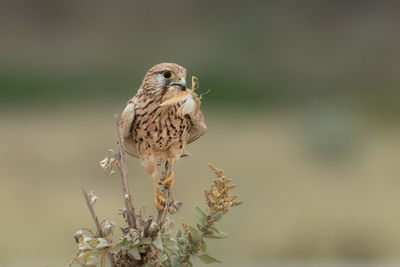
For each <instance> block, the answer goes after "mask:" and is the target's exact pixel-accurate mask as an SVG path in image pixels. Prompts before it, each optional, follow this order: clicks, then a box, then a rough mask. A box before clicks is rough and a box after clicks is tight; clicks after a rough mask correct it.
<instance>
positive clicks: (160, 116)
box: [133, 104, 191, 152]
mask: <svg viewBox="0 0 400 267" xmlns="http://www.w3.org/2000/svg"><path fill="white" fill-rule="evenodd" d="M180 107H181V104H175V105H171V106H167V107H160V106H154V107H153V108H151V107H150V106H148V107H147V110H138V114H141V115H139V116H137V117H136V119H135V121H134V125H133V127H134V128H135V131H134V132H136V136H135V139H136V142H137V144H138V145H139V150H140V148H147V149H152V150H154V151H156V152H157V151H158V152H160V151H165V150H168V148H169V147H170V146H171V145H172V144H175V143H178V144H179V147H180V148H183V146H184V145H185V144H186V142H187V139H188V133H189V130H190V125H191V123H190V120H189V119H188V118H187V117H185V116H184V115H183V114H182V112H180V111H179V110H180Z"/></svg>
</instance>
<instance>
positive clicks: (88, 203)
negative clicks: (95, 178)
mask: <svg viewBox="0 0 400 267" xmlns="http://www.w3.org/2000/svg"><path fill="white" fill-rule="evenodd" d="M81 189H82V194H83V197H84V198H85V200H86V205H87V206H88V208H89V211H90V214H91V215H92V219H93V221H94V224H95V225H96V228H97V235H98V236H99V237H103V231H102V230H101V225H100V222H99V219H98V218H97V215H96V213H95V212H94V209H93V206H92V204H90V199H89V195H88V194H87V192H86V190H85V188H83V185H82V186H81Z"/></svg>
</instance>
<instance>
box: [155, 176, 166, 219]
mask: <svg viewBox="0 0 400 267" xmlns="http://www.w3.org/2000/svg"><path fill="white" fill-rule="evenodd" d="M153 179H154V204H155V205H156V208H157V209H158V210H161V211H162V210H164V208H165V203H166V202H167V200H166V199H165V197H164V195H163V194H162V193H161V192H160V190H159V188H158V177H157V176H153Z"/></svg>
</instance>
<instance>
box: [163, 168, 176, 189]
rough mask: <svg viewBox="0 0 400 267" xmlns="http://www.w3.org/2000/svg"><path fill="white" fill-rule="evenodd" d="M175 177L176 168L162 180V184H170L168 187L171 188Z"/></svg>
mask: <svg viewBox="0 0 400 267" xmlns="http://www.w3.org/2000/svg"><path fill="white" fill-rule="evenodd" d="M174 178H175V174H174V170H172V171H171V174H170V176H168V177H167V178H165V179H164V180H162V181H161V184H162V185H166V184H168V189H171V188H172V186H173V184H174Z"/></svg>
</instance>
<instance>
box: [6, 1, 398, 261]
mask: <svg viewBox="0 0 400 267" xmlns="http://www.w3.org/2000/svg"><path fill="white" fill-rule="evenodd" d="M399 7H400V5H399V4H396V3H392V2H386V1H375V2H362V1H247V2H244V1H146V2H144V1H143V2H140V1H119V2H110V1H91V0H87V1H54V0H51V1H50V0H40V1H27V0H26V1H13V2H11V1H10V2H6V1H2V2H1V3H0V36H1V42H0V51H1V52H0V123H1V126H0V149H1V154H0V179H1V180H0V181H1V186H0V202H1V203H2V204H1V218H2V220H1V221H2V223H1V226H2V227H0V235H1V238H0V265H1V266H45V265H48V266H65V265H66V264H67V263H68V262H69V260H70V258H71V257H72V255H73V253H74V252H75V249H76V245H75V244H74V241H73V234H74V233H75V231H76V230H78V229H79V228H80V227H83V226H90V227H93V225H92V221H91V219H90V215H89V213H88V211H87V209H86V206H85V204H84V201H83V198H82V196H81V193H80V185H81V184H83V185H84V186H85V187H86V188H87V189H88V190H92V189H93V190H95V191H96V192H97V195H98V196H99V197H100V200H99V201H98V203H97V204H96V209H97V211H98V215H99V216H100V217H105V216H109V217H111V218H112V219H114V220H115V221H117V222H119V223H120V224H121V223H122V222H121V220H120V219H119V216H118V215H117V210H118V208H119V207H122V206H123V200H122V197H121V196H122V194H121V192H120V190H121V189H120V184H119V178H118V177H117V176H111V177H108V176H107V175H106V174H105V173H104V172H103V171H102V170H101V169H100V167H99V165H98V161H100V160H101V159H103V158H104V156H105V153H106V151H107V149H108V148H113V147H115V140H116V137H115V128H114V119H113V114H114V113H118V112H121V111H122V109H123V108H124V107H125V103H126V102H127V101H128V99H129V98H131V97H132V96H133V95H134V94H135V93H136V90H137V88H138V87H139V85H140V83H141V79H142V78H143V76H144V74H145V73H146V71H147V70H148V69H149V68H150V67H151V66H152V65H154V64H157V63H160V62H175V63H178V64H180V65H183V66H185V67H186V68H187V69H188V76H189V77H190V76H192V75H195V76H197V77H198V78H199V79H200V90H199V92H205V91H207V89H211V92H210V93H209V94H207V95H205V96H204V98H203V104H202V110H203V111H204V113H205V116H206V119H207V122H208V126H209V132H208V133H207V135H205V136H204V137H202V138H201V139H199V140H198V141H197V142H195V143H194V144H192V145H190V146H189V147H188V150H189V151H190V152H191V153H192V154H193V156H192V157H190V158H187V159H183V160H181V161H180V162H179V163H178V164H177V166H176V182H175V186H174V196H175V198H177V199H179V200H182V201H183V202H184V203H185V205H184V207H183V210H182V211H181V213H180V216H183V217H185V218H187V219H188V221H191V222H193V213H194V210H193V207H194V206H196V205H200V206H202V205H204V204H203V202H202V195H203V189H204V188H205V187H207V186H208V185H209V184H210V182H211V179H212V177H213V174H212V172H211V171H210V170H208V167H207V166H206V163H207V162H212V163H213V164H214V165H215V166H217V167H219V168H223V169H224V170H225V174H226V175H227V176H229V177H231V178H233V180H234V182H235V183H236V184H238V188H237V190H236V192H237V193H238V194H239V195H240V197H241V198H242V199H244V200H245V205H244V206H241V207H239V208H236V209H233V210H232V212H231V213H230V214H228V215H227V216H226V218H225V219H224V220H223V221H221V223H220V228H221V229H223V230H224V231H226V232H228V233H230V237H229V239H228V240H222V241H219V240H216V241H214V242H213V240H212V241H211V242H210V246H209V250H210V254H212V255H214V256H216V257H217V258H218V259H220V260H222V261H223V262H224V263H223V264H222V266H398V265H399V264H400V213H399V204H400V175H399V173H400V127H399V126H400V123H399V115H400V106H399V101H400V89H399V85H400V75H399V69H400V34H399V26H400V16H399V15H398V14H399V11H400V10H399ZM128 161H129V174H130V177H131V179H132V180H131V185H132V191H133V194H134V198H135V203H136V205H137V206H138V207H140V206H143V205H144V206H146V207H148V208H147V209H146V212H147V214H151V213H154V207H153V205H152V192H153V191H152V182H151V180H150V179H148V178H147V176H146V174H145V172H144V170H143V169H142V168H141V167H140V164H139V162H138V160H136V159H129V160H128ZM177 218H178V217H175V219H177ZM196 264H197V265H199V266H200V265H201V264H200V263H199V262H196Z"/></svg>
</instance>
